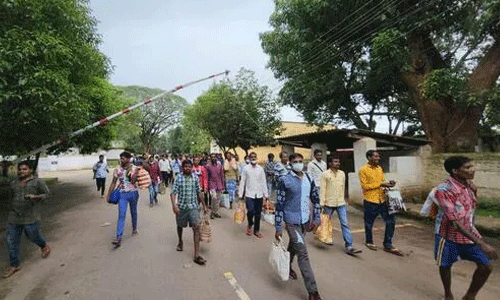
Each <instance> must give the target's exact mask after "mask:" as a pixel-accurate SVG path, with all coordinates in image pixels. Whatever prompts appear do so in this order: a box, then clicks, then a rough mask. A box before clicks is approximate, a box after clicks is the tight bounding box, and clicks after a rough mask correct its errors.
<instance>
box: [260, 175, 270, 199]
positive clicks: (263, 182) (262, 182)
mask: <svg viewBox="0 0 500 300" xmlns="http://www.w3.org/2000/svg"><path fill="white" fill-rule="evenodd" d="M260 173H261V174H260V187H261V188H262V191H263V193H262V194H263V195H264V199H269V192H268V190H267V179H266V173H265V172H264V169H262V172H260Z"/></svg>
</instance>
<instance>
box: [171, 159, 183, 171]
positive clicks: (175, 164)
mask: <svg viewBox="0 0 500 300" xmlns="http://www.w3.org/2000/svg"><path fill="white" fill-rule="evenodd" d="M172 171H173V172H174V174H175V175H177V174H179V173H180V172H181V162H180V161H179V160H178V159H176V160H174V161H173V162H172Z"/></svg>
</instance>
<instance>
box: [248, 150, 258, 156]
mask: <svg viewBox="0 0 500 300" xmlns="http://www.w3.org/2000/svg"><path fill="white" fill-rule="evenodd" d="M252 154H255V155H257V153H255V152H254V151H252V152H250V153H248V157H250V155H252Z"/></svg>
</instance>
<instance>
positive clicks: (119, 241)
mask: <svg viewBox="0 0 500 300" xmlns="http://www.w3.org/2000/svg"><path fill="white" fill-rule="evenodd" d="M111 244H112V245H113V247H114V249H116V248H118V247H120V246H121V245H122V241H121V240H118V239H117V240H114V241H112V242H111Z"/></svg>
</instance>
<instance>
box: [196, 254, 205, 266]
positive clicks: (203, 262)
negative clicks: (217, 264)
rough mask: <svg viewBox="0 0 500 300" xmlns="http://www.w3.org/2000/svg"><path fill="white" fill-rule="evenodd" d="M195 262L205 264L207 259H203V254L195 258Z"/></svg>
mask: <svg viewBox="0 0 500 300" xmlns="http://www.w3.org/2000/svg"><path fill="white" fill-rule="evenodd" d="M193 261H194V263H195V264H198V265H200V266H203V265H204V264H205V263H206V262H207V261H206V260H205V259H203V257H201V256H198V257H197V258H195V259H194V260H193Z"/></svg>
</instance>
